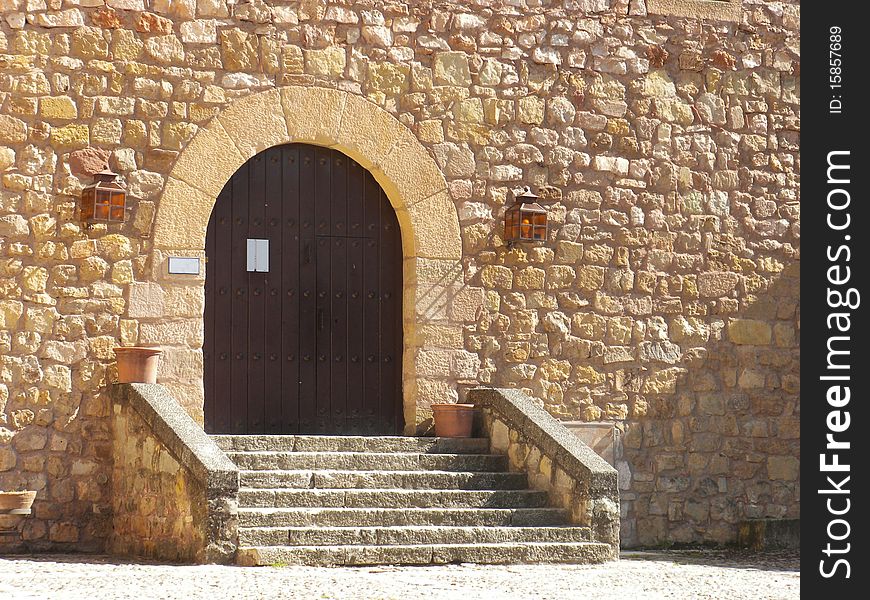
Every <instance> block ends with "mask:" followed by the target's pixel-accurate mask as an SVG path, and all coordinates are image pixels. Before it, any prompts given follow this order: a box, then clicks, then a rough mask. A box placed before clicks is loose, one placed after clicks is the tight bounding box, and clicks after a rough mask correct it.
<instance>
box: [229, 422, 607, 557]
mask: <svg viewBox="0 0 870 600" xmlns="http://www.w3.org/2000/svg"><path fill="white" fill-rule="evenodd" d="M213 439H214V440H215V441H216V442H217V444H218V446H219V447H220V448H221V449H222V450H224V452H226V454H227V456H228V457H229V458H230V460H232V461H233V462H234V463H235V464H236V465H237V466H238V467H239V475H240V480H241V487H240V490H239V550H238V553H237V562H238V563H239V564H243V565H271V564H297V565H299V564H302V565H377V564H440V563H457V562H472V563H490V564H494V563H538V562H540V563H543V562H569V563H592V562H601V561H604V560H608V557H609V553H610V548H609V546H607V545H606V544H602V543H596V542H592V541H590V539H591V533H590V530H589V528H588V527H575V526H572V525H571V524H570V523H569V520H568V515H567V513H566V511H564V510H563V509H560V508H552V507H548V506H547V504H548V502H547V493H546V492H543V491H535V490H531V489H529V488H528V481H527V477H526V474H525V473H511V472H509V471H508V461H507V457H506V456H503V455H498V454H489V440H487V439H485V438H479V439H448V438H422V437H326V436H271V435H255V436H213Z"/></svg>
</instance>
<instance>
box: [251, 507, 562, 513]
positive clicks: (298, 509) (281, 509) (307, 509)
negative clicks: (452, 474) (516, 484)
mask: <svg viewBox="0 0 870 600" xmlns="http://www.w3.org/2000/svg"><path fill="white" fill-rule="evenodd" d="M350 511H357V512H360V511H364V512H368V513H371V512H382V513H387V512H388V513H400V512H424V511H425V512H457V513H458V512H482V511H490V512H494V511H500V512H519V511H534V512H549V513H553V514H556V513H559V514H567V513H568V511H567V510H566V509H564V508H558V507H554V506H538V507H534V506H533V507H528V508H525V507H516V508H498V507H494V508H491V507H479V506H477V507H464V506H459V507H456V506H448V507H443V508H442V507H440V506H433V507H419V506H409V507H407V508H404V507H402V508H380V507H374V508H372V507H363V506H347V507H345V506H324V507H319V506H279V507H275V506H240V507H239V514H242V513H244V514H262V515H266V514H269V515H273V514H284V513H324V512H328V513H338V512H350Z"/></svg>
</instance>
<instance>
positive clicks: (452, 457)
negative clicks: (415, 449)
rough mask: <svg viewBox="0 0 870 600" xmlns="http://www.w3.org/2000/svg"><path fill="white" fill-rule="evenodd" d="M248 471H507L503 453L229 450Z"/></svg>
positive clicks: (238, 463) (240, 467)
mask: <svg viewBox="0 0 870 600" xmlns="http://www.w3.org/2000/svg"><path fill="white" fill-rule="evenodd" d="M227 456H228V457H229V459H230V460H231V461H233V462H234V463H235V464H236V466H237V467H239V469H245V470H303V469H312V470H318V469H319V470H326V469H329V470H353V471H433V470H434V471H506V470H507V468H508V459H507V456H504V455H500V454H421V453H410V452H390V453H383V452H228V453H227Z"/></svg>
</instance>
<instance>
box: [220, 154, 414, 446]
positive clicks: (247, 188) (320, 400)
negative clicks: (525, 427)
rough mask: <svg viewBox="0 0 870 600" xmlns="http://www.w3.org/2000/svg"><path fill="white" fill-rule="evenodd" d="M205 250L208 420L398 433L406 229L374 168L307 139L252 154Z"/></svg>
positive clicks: (255, 427)
mask: <svg viewBox="0 0 870 600" xmlns="http://www.w3.org/2000/svg"><path fill="white" fill-rule="evenodd" d="M206 256H207V265H206V280H205V296H206V298H205V339H204V346H203V357H204V361H205V365H204V367H205V368H204V387H205V424H206V431H208V432H209V433H234V434H263V433H271V434H295V433H307V434H311V433H313V434H357V435H384V434H395V433H399V432H401V430H402V425H403V415H402V394H401V376H402V304H401V303H402V253H401V237H400V231H399V224H398V221H397V220H396V214H395V212H394V211H393V208H392V207H391V206H390V203H389V201H388V200H387V197H386V195H385V194H384V192H383V190H381V188H380V186H379V185H378V184H377V182H376V181H375V180H374V178H373V177H372V176H371V174H370V173H369V172H368V171H366V170H365V169H363V168H362V167H361V166H360V165H359V164H357V163H356V162H354V161H353V160H351V159H350V158H348V157H347V156H345V155H343V154H341V153H340V152H338V151H335V150H330V149H328V148H321V147H317V146H309V145H305V144H288V145H285V146H277V147H274V148H271V149H269V150H267V151H265V152H262V153H260V154H258V155H256V156H254V157H253V158H251V159H250V160H249V161H248V162H247V163H245V164H244V165H243V166H242V167H241V168H240V169H239V170H238V171H237V172H236V174H235V175H234V176H233V177H232V179H231V180H230V181H229V182H227V184H226V186H225V187H224V189H223V191H222V192H221V194H220V196H219V197H218V199H217V203H216V204H215V207H214V211H213V213H212V216H211V220H210V221H209V225H208V231H207V237H206Z"/></svg>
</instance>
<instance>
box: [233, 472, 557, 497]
mask: <svg viewBox="0 0 870 600" xmlns="http://www.w3.org/2000/svg"><path fill="white" fill-rule="evenodd" d="M379 472H380V471H379ZM413 472H414V473H416V472H417V471H413ZM457 472H459V471H450V473H457ZM256 473H262V471H256ZM244 492H249V493H250V492H263V493H269V492H273V493H282V494H285V493H290V494H300V495H302V494H310V493H316V492H343V493H349V494H353V493H366V494H377V493H386V494H397V493H398V494H441V493H444V492H447V493H457V494H503V493H505V492H510V493H514V494H517V493H528V494H546V493H547V492H546V491H544V490H533V489H531V488H529V489H521V490H450V489H448V490H442V489H437V488H423V489H419V490H415V489H410V488H256V487H240V488H239V493H240V494H241V493H244Z"/></svg>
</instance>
